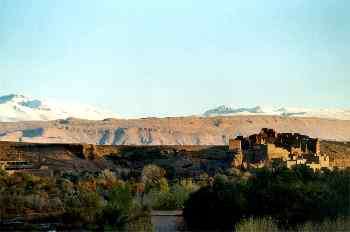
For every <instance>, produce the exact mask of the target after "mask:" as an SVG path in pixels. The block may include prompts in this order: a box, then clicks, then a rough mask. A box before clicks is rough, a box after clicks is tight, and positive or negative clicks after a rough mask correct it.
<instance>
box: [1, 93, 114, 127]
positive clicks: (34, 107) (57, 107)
mask: <svg viewBox="0 0 350 232" xmlns="http://www.w3.org/2000/svg"><path fill="white" fill-rule="evenodd" d="M70 117H74V118H83V119H90V120H102V119H105V118H116V117H117V116H116V115H115V114H113V113H111V112H108V111H103V110H98V109H96V108H94V107H91V106H88V105H82V104H74V103H69V104H67V103H59V102H57V101H54V100H42V99H36V98H32V97H27V96H23V95H17V94H9V95H5V96H2V97H0V122H19V121H49V120H56V119H65V118H70Z"/></svg>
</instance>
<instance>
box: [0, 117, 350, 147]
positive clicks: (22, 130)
mask: <svg viewBox="0 0 350 232" xmlns="http://www.w3.org/2000/svg"><path fill="white" fill-rule="evenodd" d="M265 127H267V128H274V129H275V130H277V131H279V132H297V133H300V134H305V135H308V136H310V137H318V138H320V139H322V140H337V141H350V121H346V120H332V119H319V118H290V117H280V116H231V117H203V118H201V117H175V118H146V119H133V120H122V119H121V120H117V119H107V120H102V121H89V120H80V119H68V120H56V121H46V122H43V121H35V122H17V123H0V141H23V142H37V143H89V144H102V145H103V144H106V145H107V144H109V145H110V144H112V145H224V144H227V143H228V140H229V138H234V137H236V136H237V135H243V136H248V135H251V134H254V133H257V132H259V131H260V130H261V128H265Z"/></svg>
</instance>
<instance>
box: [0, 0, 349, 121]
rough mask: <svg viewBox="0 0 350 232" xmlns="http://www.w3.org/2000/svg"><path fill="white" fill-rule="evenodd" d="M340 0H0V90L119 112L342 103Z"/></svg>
mask: <svg viewBox="0 0 350 232" xmlns="http://www.w3.org/2000/svg"><path fill="white" fill-rule="evenodd" d="M349 12H350V1H348V0H322V1H320V0H291V1H280V0H255V1H254V0H247V1H242V0H240V1H234V0H218V1H211V0H210V1H209V0H208V1H206V0H198V1H191V0H176V1H164V0H148V1H144V0H139V1H134V0H130V1H129V0H128V1H118V0H109V1H103V0H99V1H90V0H60V1H58V0H57V1H46V0H0V95H5V94H10V93H16V94H23V95H26V96H32V97H37V98H51V99H56V100H60V101H64V102H76V103H77V102H79V103H83V104H89V105H92V106H96V107H99V108H102V109H107V110H110V111H113V112H114V113H116V114H117V115H120V116H121V117H145V116H169V115H171V116H175V115H189V114H199V113H203V112H204V111H205V110H208V109H210V108H213V107H216V106H219V105H223V104H229V105H233V106H247V107H248V106H256V105H266V106H289V107H310V108H332V107H349V106H350V105H349V100H350V75H349V74H350V23H349V22H350V14H349Z"/></svg>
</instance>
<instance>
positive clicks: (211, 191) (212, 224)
mask: <svg viewBox="0 0 350 232" xmlns="http://www.w3.org/2000/svg"><path fill="white" fill-rule="evenodd" d="M245 207H246V202H245V198H244V191H242V187H241V186H240V185H236V184H227V183H223V182H221V180H220V181H219V182H217V183H214V185H213V187H212V186H206V187H203V188H201V189H199V190H198V191H196V192H194V193H192V194H190V197H189V199H188V201H186V203H185V208H184V217H185V220H186V224H187V226H188V227H189V229H195V230H231V229H232V227H233V225H234V224H235V223H236V222H237V221H239V220H240V219H241V218H242V217H243V214H244V209H245Z"/></svg>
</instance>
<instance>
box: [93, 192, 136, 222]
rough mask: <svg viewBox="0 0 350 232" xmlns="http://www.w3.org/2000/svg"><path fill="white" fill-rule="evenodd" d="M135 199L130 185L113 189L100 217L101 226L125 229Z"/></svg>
mask: <svg viewBox="0 0 350 232" xmlns="http://www.w3.org/2000/svg"><path fill="white" fill-rule="evenodd" d="M132 203H133V198H132V195H131V188H130V186H129V185H118V186H115V187H113V189H112V190H111V192H110V193H109V195H108V203H107V205H106V206H105V207H104V209H103V210H102V212H101V215H100V217H99V222H100V224H101V225H108V226H112V227H117V228H118V227H123V226H124V225H125V224H126V223H127V222H128V219H129V216H130V213H131V208H132Z"/></svg>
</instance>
